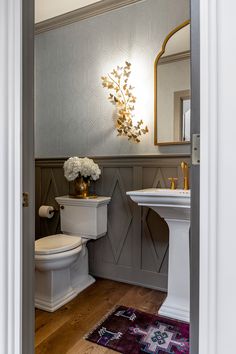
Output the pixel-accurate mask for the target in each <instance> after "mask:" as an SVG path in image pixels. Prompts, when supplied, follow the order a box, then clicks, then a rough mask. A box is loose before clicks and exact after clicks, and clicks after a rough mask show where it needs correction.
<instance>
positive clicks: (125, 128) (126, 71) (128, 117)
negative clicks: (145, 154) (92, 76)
mask: <svg viewBox="0 0 236 354" xmlns="http://www.w3.org/2000/svg"><path fill="white" fill-rule="evenodd" d="M130 74H131V64H130V63H129V62H127V61H126V62H125V65H124V66H117V67H116V69H113V71H112V72H111V73H109V74H108V75H107V76H102V77H101V79H102V86H103V87H104V88H107V89H108V90H112V93H110V94H109V96H108V100H109V101H110V102H111V103H112V104H114V105H115V106H116V108H117V119H116V129H117V132H118V134H117V135H118V136H127V137H128V140H131V141H134V142H136V143H139V142H140V137H141V135H143V134H146V133H148V127H147V126H145V127H144V126H143V121H142V120H139V121H138V122H137V123H136V124H135V125H134V124H133V118H134V114H133V111H134V109H135V106H134V105H135V103H136V97H135V96H134V95H133V90H134V87H132V86H131V85H130V84H129V77H130Z"/></svg>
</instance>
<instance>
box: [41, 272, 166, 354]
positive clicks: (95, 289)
mask: <svg viewBox="0 0 236 354" xmlns="http://www.w3.org/2000/svg"><path fill="white" fill-rule="evenodd" d="M165 296H166V294H165V293H162V292H159V291H156V290H151V289H146V288H142V287H139V286H134V285H128V284H124V283H118V282H114V281H111V280H105V279H97V281H96V283H95V284H93V285H92V286H90V287H89V288H88V289H86V290H85V291H83V292H82V293H81V294H79V295H78V296H77V297H76V298H75V299H74V300H72V301H71V302H70V303H68V304H66V305H65V306H63V307H62V308H60V309H59V310H57V311H56V312H54V313H48V312H45V311H41V310H36V332H35V353H36V354H66V353H67V354H102V353H105V354H108V353H115V352H114V351H113V350H110V349H106V348H103V347H101V346H98V345H95V344H93V343H91V342H88V341H86V340H84V339H83V337H84V335H85V334H86V333H88V332H89V331H90V330H91V329H93V327H94V326H95V325H96V324H97V323H98V322H99V321H100V320H101V319H102V318H103V317H104V316H105V315H106V314H107V312H108V311H110V310H111V309H112V308H113V307H114V306H115V305H125V306H132V307H135V308H137V309H139V310H143V311H147V312H151V313H156V312H157V310H158V308H159V307H160V305H161V304H162V302H163V300H164V298H165Z"/></svg>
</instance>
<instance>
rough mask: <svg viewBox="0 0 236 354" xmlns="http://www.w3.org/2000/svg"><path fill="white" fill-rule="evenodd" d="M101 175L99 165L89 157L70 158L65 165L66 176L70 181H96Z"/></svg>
mask: <svg viewBox="0 0 236 354" xmlns="http://www.w3.org/2000/svg"><path fill="white" fill-rule="evenodd" d="M100 174H101V170H100V168H99V167H98V165H97V164H96V163H95V162H94V161H93V160H92V159H89V158H87V157H84V158H81V157H77V156H75V157H70V158H69V159H68V160H66V162H65V163H64V175H65V177H66V179H67V180H68V181H74V180H75V179H76V178H77V177H85V178H88V179H90V180H93V181H96V180H97V179H98V178H99V176H100Z"/></svg>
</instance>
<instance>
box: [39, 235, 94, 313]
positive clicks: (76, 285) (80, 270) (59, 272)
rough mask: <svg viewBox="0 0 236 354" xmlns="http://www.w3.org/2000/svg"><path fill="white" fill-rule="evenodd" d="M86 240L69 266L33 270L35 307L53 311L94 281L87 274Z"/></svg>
mask: <svg viewBox="0 0 236 354" xmlns="http://www.w3.org/2000/svg"><path fill="white" fill-rule="evenodd" d="M86 243H87V240H83V242H82V250H80V251H79V253H78V255H77V256H76V260H75V261H73V260H74V259H72V261H73V263H72V264H71V265H70V266H68V265H67V266H66V267H65V268H59V269H55V268H56V267H54V269H51V270H47V271H41V270H40V269H39V268H38V269H37V267H36V270H35V307H37V308H38V309H41V310H45V311H48V312H54V311H56V310H57V309H59V308H60V307H61V306H63V305H65V304H66V303H67V302H69V301H71V300H72V299H73V298H74V297H76V296H77V295H78V294H79V293H80V292H81V291H83V290H84V289H86V288H87V287H88V286H90V285H91V284H93V283H94V282H95V279H94V278H93V277H92V276H91V275H90V274H89V268H88V249H87V246H86Z"/></svg>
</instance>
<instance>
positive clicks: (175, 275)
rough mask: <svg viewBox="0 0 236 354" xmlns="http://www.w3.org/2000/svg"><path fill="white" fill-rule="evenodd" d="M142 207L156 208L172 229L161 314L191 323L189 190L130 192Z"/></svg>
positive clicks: (170, 229)
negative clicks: (165, 292) (166, 285)
mask: <svg viewBox="0 0 236 354" xmlns="http://www.w3.org/2000/svg"><path fill="white" fill-rule="evenodd" d="M127 194H128V195H129V196H130V198H131V199H132V200H133V201H134V202H135V203H137V204H138V205H140V206H146V207H149V208H151V209H153V210H154V211H155V212H156V213H157V214H159V215H160V216H161V217H162V218H164V219H165V221H166V223H167V225H168V227H169V266H168V293H167V298H166V300H165V301H164V303H163V305H162V306H161V308H160V310H159V312H158V313H159V314H160V315H162V316H166V317H171V318H174V319H177V320H182V321H186V322H189V317H190V316H189V307H190V306H189V303H190V264H189V263H190V261H189V228H190V207H191V205H190V202H191V192H190V190H183V189H174V190H172V189H164V188H163V189H162V188H148V189H141V190H136V191H130V192H127Z"/></svg>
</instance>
